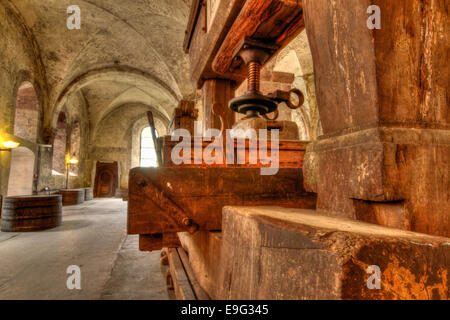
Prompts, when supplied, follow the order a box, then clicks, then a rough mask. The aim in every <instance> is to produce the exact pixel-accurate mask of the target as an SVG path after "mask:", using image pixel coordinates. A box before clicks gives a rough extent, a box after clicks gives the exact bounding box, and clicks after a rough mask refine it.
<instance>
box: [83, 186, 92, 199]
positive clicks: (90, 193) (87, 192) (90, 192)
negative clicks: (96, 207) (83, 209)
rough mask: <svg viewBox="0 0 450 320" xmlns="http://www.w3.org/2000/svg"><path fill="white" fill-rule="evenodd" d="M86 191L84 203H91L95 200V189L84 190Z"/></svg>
mask: <svg viewBox="0 0 450 320" xmlns="http://www.w3.org/2000/svg"><path fill="white" fill-rule="evenodd" d="M83 189H84V201H90V200H92V199H94V189H93V188H83Z"/></svg>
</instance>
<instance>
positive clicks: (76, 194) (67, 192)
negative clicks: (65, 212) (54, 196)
mask: <svg viewBox="0 0 450 320" xmlns="http://www.w3.org/2000/svg"><path fill="white" fill-rule="evenodd" d="M58 193H59V194H61V195H62V204H63V206H74V205H77V204H81V203H83V202H84V197H85V191H84V189H63V190H59V192H58Z"/></svg>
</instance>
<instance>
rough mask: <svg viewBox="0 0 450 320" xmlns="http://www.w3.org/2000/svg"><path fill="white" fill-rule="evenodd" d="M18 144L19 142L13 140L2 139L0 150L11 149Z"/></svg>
mask: <svg viewBox="0 0 450 320" xmlns="http://www.w3.org/2000/svg"><path fill="white" fill-rule="evenodd" d="M18 146H20V143H18V142H14V141H11V140H9V141H3V142H1V143H0V151H11V150H13V149H16V148H17V147H18Z"/></svg>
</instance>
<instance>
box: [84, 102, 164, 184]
mask: <svg viewBox="0 0 450 320" xmlns="http://www.w3.org/2000/svg"><path fill="white" fill-rule="evenodd" d="M151 109H152V108H151V107H149V106H146V105H142V104H126V105H123V106H122V107H119V108H117V109H116V110H115V111H113V112H111V113H110V114H109V115H108V116H106V117H105V118H104V119H103V121H102V122H101V123H100V125H99V127H98V129H97V132H96V134H95V137H94V140H93V141H92V143H91V148H90V152H89V162H90V165H89V167H90V170H92V171H91V174H90V176H91V177H93V176H95V172H94V170H95V162H96V161H102V162H110V161H118V163H119V187H120V188H121V189H128V172H129V171H130V169H131V168H132V167H134V166H139V146H140V134H141V131H142V129H143V128H145V127H147V126H148V120H147V111H149V110H151ZM152 111H153V113H154V117H155V122H156V129H157V131H158V135H159V136H161V135H165V134H166V130H167V125H168V119H166V118H165V117H164V116H162V115H161V114H159V113H157V112H155V110H152Z"/></svg>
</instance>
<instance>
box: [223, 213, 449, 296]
mask: <svg viewBox="0 0 450 320" xmlns="http://www.w3.org/2000/svg"><path fill="white" fill-rule="evenodd" d="M222 244H223V247H222V256H221V260H220V262H221V263H219V265H221V264H223V269H224V270H223V273H222V276H223V279H222V280H224V279H231V281H230V282H229V283H228V285H227V286H225V287H221V288H219V291H218V292H217V294H218V296H216V298H217V297H220V298H224V299H377V300H378V299H443V300H445V299H448V298H449V289H450V279H449V277H448V274H449V271H450V239H449V238H441V237H434V236H429V235H425V234H420V233H414V232H408V231H403V230H400V229H394V228H386V227H381V226H378V225H374V224H368V223H363V222H359V221H355V220H350V219H342V218H334V217H327V216H323V215H318V214H317V213H316V212H315V211H312V210H296V209H283V208H267V207H266V208H257V207H253V208H249V207H247V208H246V207H225V208H224V221H223V242H222ZM370 266H377V267H379V269H380V271H381V273H380V279H381V288H380V289H370V288H369V286H368V280H369V278H370V276H371V275H372V273H370V274H369V273H368V272H367V269H368V268H369V267H370ZM217 280H218V281H217V282H218V284H219V285H220V283H221V282H220V279H217ZM369 282H370V283H371V284H374V282H372V281H371V280H369ZM220 289H222V290H220Z"/></svg>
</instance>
